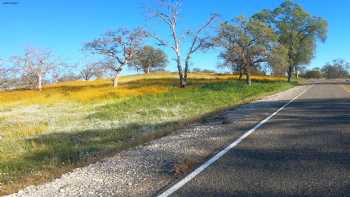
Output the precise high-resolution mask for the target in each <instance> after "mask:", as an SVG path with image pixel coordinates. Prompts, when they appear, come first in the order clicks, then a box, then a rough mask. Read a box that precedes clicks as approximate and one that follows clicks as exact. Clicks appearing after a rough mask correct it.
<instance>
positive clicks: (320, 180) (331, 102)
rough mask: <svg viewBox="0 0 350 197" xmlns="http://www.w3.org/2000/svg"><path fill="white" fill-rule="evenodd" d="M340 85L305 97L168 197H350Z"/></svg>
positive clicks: (346, 114) (348, 136)
mask: <svg viewBox="0 0 350 197" xmlns="http://www.w3.org/2000/svg"><path fill="white" fill-rule="evenodd" d="M343 83H345V81H323V82H316V83H315V82H314V85H313V86H312V88H310V89H309V90H308V91H307V92H306V93H305V94H303V95H302V96H301V97H299V98H298V99H297V100H295V101H294V102H293V103H291V104H290V105H289V106H287V107H286V108H285V109H284V110H282V111H281V112H280V113H278V114H277V115H276V116H275V117H274V118H272V119H271V120H269V121H268V122H267V123H266V124H264V125H263V126H262V127H260V128H259V129H258V130H256V132H255V133H253V134H252V135H250V136H249V137H248V138H246V139H244V140H243V141H242V142H241V143H240V144H239V145H238V146H236V147H235V148H234V149H232V150H230V151H229V152H228V153H227V154H226V155H225V156H223V157H222V158H221V159H219V160H218V161H216V162H215V163H214V164H213V165H211V166H210V167H209V168H207V169H206V170H205V171H203V172H202V173H201V174H199V175H198V176H196V177H195V178H194V179H192V180H191V181H190V182H189V183H187V184H186V185H185V186H184V187H182V188H181V189H179V190H178V191H177V192H175V193H174V194H173V195H172V196H318V197H319V196H350V93H349V92H347V91H345V89H344V88H343V85H344V84H343Z"/></svg>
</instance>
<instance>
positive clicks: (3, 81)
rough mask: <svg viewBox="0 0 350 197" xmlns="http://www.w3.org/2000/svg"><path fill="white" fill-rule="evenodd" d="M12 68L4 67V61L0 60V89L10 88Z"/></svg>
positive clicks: (12, 79)
mask: <svg viewBox="0 0 350 197" xmlns="http://www.w3.org/2000/svg"><path fill="white" fill-rule="evenodd" d="M13 71H14V70H13V68H8V67H5V65H4V61H3V60H1V59H0V89H7V88H9V87H10V86H11V82H13V81H14V78H13V77H12V75H13V73H14V72H13Z"/></svg>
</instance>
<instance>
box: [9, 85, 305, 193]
mask: <svg viewBox="0 0 350 197" xmlns="http://www.w3.org/2000/svg"><path fill="white" fill-rule="evenodd" d="M305 88H307V86H297V87H294V88H292V89H289V90H287V91H284V92H280V93H277V94H275V95H272V96H268V97H265V98H264V99H261V100H258V101H255V102H253V103H251V104H247V105H242V106H240V107H238V108H233V109H228V110H226V111H224V112H222V113H219V114H217V115H215V116H212V117H210V118H208V119H206V120H203V121H201V122H197V123H194V124H192V125H190V126H188V127H187V128H184V129H182V130H181V131H178V132H176V133H177V134H174V135H170V136H167V137H163V138H161V139H158V140H155V141H152V142H150V143H148V144H146V145H143V146H139V147H136V148H133V149H130V150H128V151H123V152H120V153H118V154H116V155H115V156H113V157H110V158H106V159H104V160H102V161H99V162H97V163H94V164H90V165H88V166H86V167H82V168H78V169H75V170H74V171H72V172H71V173H67V174H64V175H63V176H62V177H60V178H58V179H55V180H54V181H52V182H49V183H46V184H43V185H39V186H30V187H27V188H25V189H23V190H21V191H19V192H18V193H15V194H12V195H10V196H33V197H34V196H35V197H40V196H45V197H51V196H153V195H155V194H157V193H159V192H160V191H162V190H163V189H164V188H166V187H168V186H169V185H171V184H173V183H174V182H176V180H177V179H179V178H181V177H182V176H184V175H185V174H186V173H188V172H189V170H190V169H191V168H193V167H195V166H197V165H199V164H200V163H201V162H202V161H204V160H205V159H206V158H208V157H209V156H210V155H212V154H213V153H215V152H216V151H218V150H220V149H221V148H222V147H224V146H225V145H227V144H228V143H229V142H231V141H233V140H234V139H236V138H238V137H239V136H240V135H242V134H243V133H244V132H245V131H247V130H248V129H250V128H251V127H252V126H254V125H255V124H256V123H257V122H258V121H260V120H262V119H263V118H265V117H266V116H268V115H270V114H271V113H273V112H274V111H275V110H276V109H278V108H279V107H280V106H281V105H283V104H284V103H285V102H287V101H288V100H290V99H291V98H293V97H294V96H295V95H297V94H299V93H300V92H302V91H303V90H304V89H305Z"/></svg>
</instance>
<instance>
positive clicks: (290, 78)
mask: <svg viewBox="0 0 350 197" xmlns="http://www.w3.org/2000/svg"><path fill="white" fill-rule="evenodd" d="M292 75H293V66H289V68H288V82H291V81H292Z"/></svg>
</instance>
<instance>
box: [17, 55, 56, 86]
mask: <svg viewBox="0 0 350 197" xmlns="http://www.w3.org/2000/svg"><path fill="white" fill-rule="evenodd" d="M13 59H14V63H15V65H16V66H17V68H18V69H20V70H21V71H22V72H23V76H24V77H22V79H23V80H28V81H29V83H30V84H32V83H35V86H36V88H37V89H38V90H40V91H41V90H42V83H43V80H44V79H45V78H46V76H47V75H48V74H49V73H50V72H54V70H55V68H56V66H57V64H55V62H54V61H53V57H52V55H51V51H49V50H46V49H39V48H27V49H26V50H25V53H24V55H23V56H15V57H14V58H13Z"/></svg>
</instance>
